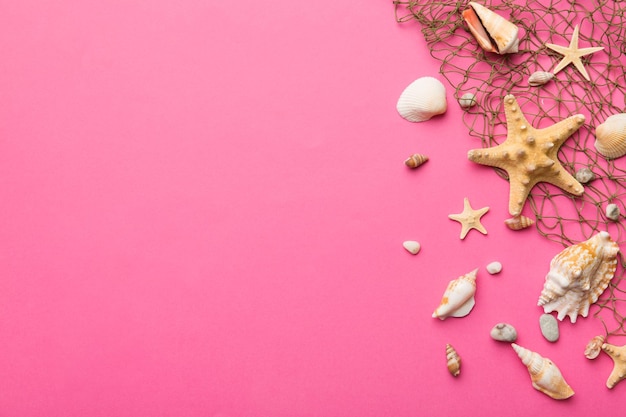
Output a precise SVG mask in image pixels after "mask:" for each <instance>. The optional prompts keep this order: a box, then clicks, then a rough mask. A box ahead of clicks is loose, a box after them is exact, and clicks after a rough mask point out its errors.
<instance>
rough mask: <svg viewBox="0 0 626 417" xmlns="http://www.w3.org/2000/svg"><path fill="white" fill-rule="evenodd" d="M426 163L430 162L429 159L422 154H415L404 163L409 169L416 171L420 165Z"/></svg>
mask: <svg viewBox="0 0 626 417" xmlns="http://www.w3.org/2000/svg"><path fill="white" fill-rule="evenodd" d="M426 161H428V157H427V156H426V155H422V154H420V153H414V154H413V155H411V156H409V157H408V158H407V159H406V160H405V161H404V163H405V165H406V166H408V167H409V168H411V169H415V168H417V167H419V166H420V165H422V164H424V163H425V162H426Z"/></svg>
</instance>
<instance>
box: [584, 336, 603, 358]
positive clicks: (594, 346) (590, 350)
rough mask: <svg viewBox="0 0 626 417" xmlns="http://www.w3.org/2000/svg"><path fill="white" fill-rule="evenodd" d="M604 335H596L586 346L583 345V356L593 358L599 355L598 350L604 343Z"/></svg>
mask: <svg viewBox="0 0 626 417" xmlns="http://www.w3.org/2000/svg"><path fill="white" fill-rule="evenodd" d="M604 340H605V338H604V336H596V337H594V338H592V339H591V340H590V341H589V343H587V346H585V358H587V359H595V358H597V357H598V355H600V351H601V350H602V344H603V343H604Z"/></svg>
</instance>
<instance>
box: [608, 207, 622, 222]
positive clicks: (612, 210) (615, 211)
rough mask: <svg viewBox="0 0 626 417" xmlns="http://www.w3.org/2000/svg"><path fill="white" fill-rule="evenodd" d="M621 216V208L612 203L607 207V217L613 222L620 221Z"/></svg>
mask: <svg viewBox="0 0 626 417" xmlns="http://www.w3.org/2000/svg"><path fill="white" fill-rule="evenodd" d="M619 215H620V210H619V206H618V205H617V204H614V203H611V204H607V206H606V217H608V218H609V219H611V220H613V221H618V220H619Z"/></svg>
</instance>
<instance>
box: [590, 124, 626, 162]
mask: <svg viewBox="0 0 626 417" xmlns="http://www.w3.org/2000/svg"><path fill="white" fill-rule="evenodd" d="M595 147H596V150H597V151H598V152H599V153H600V154H602V155H603V156H604V157H606V158H607V159H615V158H619V157H622V156H624V155H626V113H620V114H614V115H613V116H610V117H609V118H608V119H606V121H605V122H604V123H602V124H601V125H599V126H598V127H597V128H596V143H595Z"/></svg>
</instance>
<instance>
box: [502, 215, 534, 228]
mask: <svg viewBox="0 0 626 417" xmlns="http://www.w3.org/2000/svg"><path fill="white" fill-rule="evenodd" d="M504 224H506V226H507V227H508V228H509V229H511V230H522V229H526V228H527V227H530V226H532V225H533V224H535V221H534V220H533V219H531V218H530V217H526V216H522V215H519V216H515V217H511V218H510V219H506V220H505V221H504Z"/></svg>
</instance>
